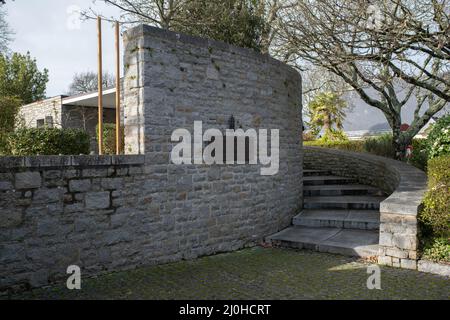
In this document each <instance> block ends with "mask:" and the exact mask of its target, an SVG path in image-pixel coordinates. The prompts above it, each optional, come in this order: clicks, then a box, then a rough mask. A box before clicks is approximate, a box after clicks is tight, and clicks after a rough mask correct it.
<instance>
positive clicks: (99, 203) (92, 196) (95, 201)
mask: <svg viewBox="0 0 450 320" xmlns="http://www.w3.org/2000/svg"><path fill="white" fill-rule="evenodd" d="M84 201H85V205H86V209H107V208H109V206H110V204H111V199H110V193H109V192H89V193H86V196H85V199H84Z"/></svg>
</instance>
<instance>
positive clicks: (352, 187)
mask: <svg viewBox="0 0 450 320" xmlns="http://www.w3.org/2000/svg"><path fill="white" fill-rule="evenodd" d="M303 190H379V189H378V188H376V187H372V186H366V185H362V184H325V185H312V186H304V187H303Z"/></svg>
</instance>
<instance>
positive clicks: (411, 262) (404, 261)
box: [400, 259, 417, 270]
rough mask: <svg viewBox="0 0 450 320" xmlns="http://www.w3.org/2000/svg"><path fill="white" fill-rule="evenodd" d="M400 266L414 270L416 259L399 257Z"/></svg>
mask: <svg viewBox="0 0 450 320" xmlns="http://www.w3.org/2000/svg"><path fill="white" fill-rule="evenodd" d="M400 267H402V268H404V269H411V270H416V269H417V261H416V260H409V259H401V260H400Z"/></svg>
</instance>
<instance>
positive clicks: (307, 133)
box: [303, 131, 317, 141]
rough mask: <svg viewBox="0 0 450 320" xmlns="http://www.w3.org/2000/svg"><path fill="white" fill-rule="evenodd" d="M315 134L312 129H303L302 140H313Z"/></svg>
mask: <svg viewBox="0 0 450 320" xmlns="http://www.w3.org/2000/svg"><path fill="white" fill-rule="evenodd" d="M316 136H317V135H316V134H314V132H312V131H303V141H314V140H316Z"/></svg>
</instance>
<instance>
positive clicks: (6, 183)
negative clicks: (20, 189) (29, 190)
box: [0, 181, 14, 191]
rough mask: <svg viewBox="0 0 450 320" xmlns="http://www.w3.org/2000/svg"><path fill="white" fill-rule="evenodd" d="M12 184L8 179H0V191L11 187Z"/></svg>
mask: <svg viewBox="0 0 450 320" xmlns="http://www.w3.org/2000/svg"><path fill="white" fill-rule="evenodd" d="M13 188H14V187H13V185H12V183H11V182H9V181H0V191H5V190H11V189H13Z"/></svg>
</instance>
